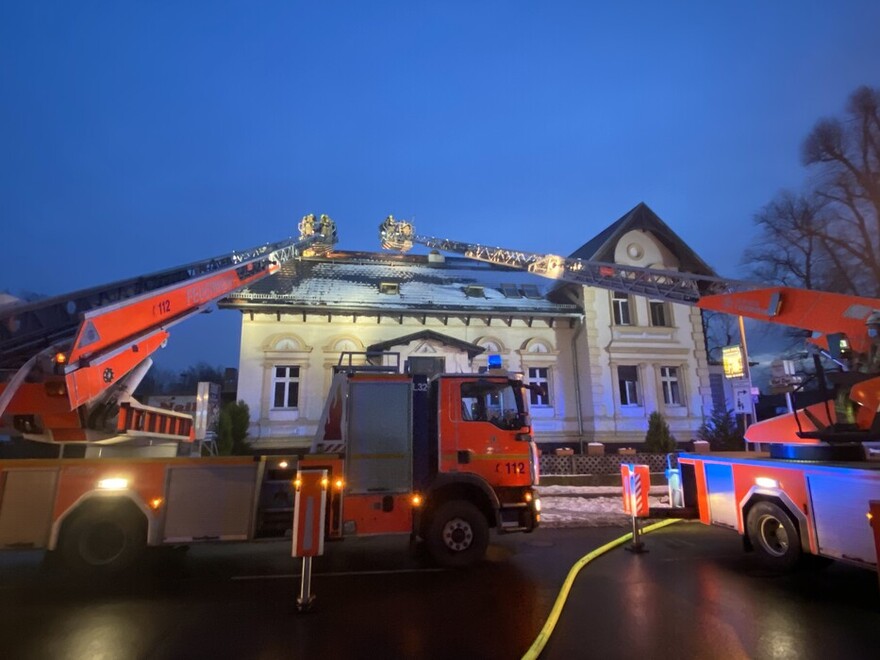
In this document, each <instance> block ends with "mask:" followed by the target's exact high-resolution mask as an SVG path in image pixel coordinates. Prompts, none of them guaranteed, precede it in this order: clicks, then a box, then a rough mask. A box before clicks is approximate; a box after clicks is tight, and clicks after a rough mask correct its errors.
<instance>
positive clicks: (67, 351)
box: [0, 216, 540, 576]
mask: <svg viewBox="0 0 880 660" xmlns="http://www.w3.org/2000/svg"><path fill="white" fill-rule="evenodd" d="M299 228H300V237H299V239H297V240H292V239H289V240H287V241H283V242H280V243H275V244H271V245H267V246H261V247H259V248H255V249H252V250H247V251H244V252H237V253H233V254H231V255H224V256H221V257H217V258H214V259H209V260H205V261H202V262H198V263H195V264H189V265H187V266H183V267H181V268H177V269H172V270H168V271H163V272H160V273H155V274H152V275H148V276H144V277H141V278H136V279H133V280H127V281H124V282H117V283H114V284H111V285H108V286H105V287H99V288H96V289H90V290H88V291H81V292H77V293H73V294H70V295H67V296H60V297H58V298H52V299H48V300H43V301H38V302H36V303H30V304H24V305H13V306H11V307H4V308H0V355H2V358H0V367H2V369H3V370H4V372H5V373H6V374H11V375H10V377H9V378H7V379H6V380H5V381H4V382H2V383H0V420H2V425H3V427H5V428H8V429H10V430H11V431H12V432H14V433H18V434H20V435H22V436H24V437H25V438H27V439H30V440H36V441H41V442H47V443H53V444H55V445H57V446H58V447H59V458H56V459H23V460H9V461H3V462H0V548H45V549H47V550H48V551H50V552H52V553H55V554H57V555H60V557H61V559H62V560H63V561H64V563H65V564H67V565H68V566H69V567H71V568H73V569H75V570H76V571H78V572H80V573H83V574H86V575H94V576H98V575H107V574H115V573H118V572H120V571H123V570H125V569H126V568H129V567H131V566H132V565H134V564H136V562H137V561H138V559H139V558H140V556H141V555H142V553H143V552H144V551H145V550H146V548H148V547H150V546H161V545H181V544H189V543H193V542H199V541H247V540H253V539H272V538H276V539H283V538H288V537H289V536H290V530H291V523H292V514H293V492H294V489H295V483H294V482H295V476H296V473H297V470H298V469H300V468H304V467H315V466H318V467H324V468H326V469H327V470H328V473H329V475H330V478H331V479H332V486H331V493H330V498H329V502H328V512H327V513H328V515H327V516H326V521H327V529H326V534H327V536H328V538H329V539H341V538H343V537H344V536H351V535H355V534H358V535H366V534H388V533H404V534H409V535H410V538H411V540H412V541H413V542H414V544H421V543H423V544H424V546H425V547H426V549H427V551H428V552H429V553H430V555H431V556H432V557H433V558H434V559H435V560H436V561H437V562H438V563H440V564H442V565H446V566H455V567H462V566H467V565H469V564H472V563H473V562H475V561H477V560H479V559H480V558H481V557H482V556H483V555H484V553H485V551H486V547H487V544H488V538H489V530H490V529H492V528H494V529H496V530H497V531H498V532H502V533H507V532H529V531H532V530H533V529H535V527H536V526H537V525H538V521H539V518H540V514H539V510H540V502H539V500H538V498H537V497H536V496H535V492H534V490H533V486H534V484H536V483H537V479H538V461H537V452H536V449H535V444H534V442H533V440H532V436H531V428H530V425H529V424H530V422H529V417H528V414H527V410H526V407H525V406H526V404H525V401H526V399H525V397H524V396H523V390H524V385H523V383H522V380H521V379H519V378H517V377H516V376H515V375H511V374H507V373H504V372H501V371H497V370H491V371H488V372H486V373H482V374H472V375H462V374H445V375H440V376H437V377H435V378H434V379H432V380H430V381H427V380H424V379H422V378H419V377H417V376H408V375H405V374H401V373H399V372H400V368H399V367H400V365H399V359H397V360H396V361H395V360H394V358H393V356H391V355H388V356H384V355H376V354H367V355H359V356H358V355H352V354H347V355H344V356H343V357H341V358H340V363H339V364H338V365H337V367H336V371H335V375H334V378H333V381H332V387H331V390H330V394H329V396H328V399H327V404H326V407H325V411H324V414H323V418H322V420H321V423H320V425H319V430H318V434H317V436H316V438H315V442H314V443H313V447H312V451H311V453H309V454H308V455H307V456H305V457H302V456H271V457H265V456H264V457H202V456H198V455H196V456H193V455H192V454H193V453H194V452H193V447H194V443H193V442H192V441H193V436H194V432H193V422H192V418H191V417H190V416H188V415H184V414H180V413H175V412H172V411H169V410H165V409H161V408H151V407H148V406H144V405H141V404H140V403H138V402H137V401H136V400H135V399H134V398H133V396H132V393H133V392H134V390H135V388H136V387H137V383H138V382H139V381H140V379H142V378H143V376H144V375H145V373H146V371H147V369H148V368H149V366H150V359H149V356H150V355H151V354H152V353H153V352H155V351H156V350H157V349H158V348H159V347H160V346H162V345H163V343H164V342H165V341H166V340H167V338H168V334H169V333H168V328H169V327H171V326H172V325H174V324H175V323H178V322H180V321H182V320H184V319H185V318H188V317H189V316H191V315H193V314H195V313H198V312H200V311H202V310H204V309H205V308H206V307H207V306H208V305H210V304H211V303H212V302H213V301H216V300H218V299H219V298H222V297H223V296H225V295H226V294H228V293H230V292H232V291H234V290H236V289H238V288H241V287H243V286H246V285H248V284H250V283H252V282H254V281H256V280H257V279H259V278H262V277H267V276H269V275H271V274H272V273H274V272H276V271H277V270H278V269H279V268H280V267H281V264H282V263H284V262H285V261H287V260H289V259H293V258H297V257H300V256H310V255H311V254H316V253H320V252H325V251H327V250H329V249H331V247H332V245H333V244H334V243H335V241H336V229H335V225H334V224H333V223H332V221H331V220H330V219H329V218H327V217H326V216H322V217H321V218H320V219H315V217H314V216H306V217H305V218H303V221H302V222H301V223H300V227H299ZM0 429H2V427H0ZM74 451H78V452H79V453H80V454H81V455H82V456H83V457H82V458H79V457H78V458H71V457H69V454H71V453H73V452H74ZM65 453H66V454H67V455H68V457H65Z"/></svg>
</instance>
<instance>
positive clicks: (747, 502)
mask: <svg viewBox="0 0 880 660" xmlns="http://www.w3.org/2000/svg"><path fill="white" fill-rule="evenodd" d="M758 502H772V503H773V504H775V505H776V506H778V507H779V508H780V509H782V511H784V512H785V514H786V515H788V517H789V519H791V522H792V523H793V524H794V526H795V529H796V530H797V533H798V538H799V540H800V546H801V551H802V552H805V553H808V554H813V551H812V550H811V549H810V534H809V521H808V520H807V516H806V515H805V514H804V512H803V511H801V510H800V508H799V507H798V506H797V505H796V504H795V503H794V501H793V500H792V499H791V498H790V497H789V496H788V494H787V493H786V492H785V491H783V490H780V489H778V488H761V487H758V486H755V487H753V488H751V489H750V490H749V492H748V493H746V495H745V497H743V498H742V501H741V502H740V511H741V515H742V529H743V543H745V544H746V547H748V549H751V542H750V541H749V538H748V536H749V535H748V531H747V521H748V518H749V511H751V510H752V507H754V506H755V504H757V503H758Z"/></svg>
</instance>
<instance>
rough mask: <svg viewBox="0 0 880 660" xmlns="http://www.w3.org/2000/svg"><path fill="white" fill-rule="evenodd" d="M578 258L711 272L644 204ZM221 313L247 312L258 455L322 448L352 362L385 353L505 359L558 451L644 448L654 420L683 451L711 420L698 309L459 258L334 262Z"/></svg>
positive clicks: (437, 362)
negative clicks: (334, 396)
mask: <svg viewBox="0 0 880 660" xmlns="http://www.w3.org/2000/svg"><path fill="white" fill-rule="evenodd" d="M572 256H574V257H578V258H582V259H589V260H595V261H605V262H610V261H613V262H615V263H619V264H626V265H632V266H643V267H653V268H663V269H667V270H668V269H672V270H679V269H680V270H683V271H685V270H686V271H689V272H697V273H700V274H707V275H711V274H713V273H712V271H711V269H709V268H708V266H706V265H705V263H703V262H702V260H700V259H699V257H697V256H696V255H695V254H694V253H693V251H691V250H690V248H688V247H687V245H685V244H684V243H683V242H682V241H681V239H679V238H678V237H677V236H676V235H675V234H674V232H672V230H671V229H670V228H669V227H668V226H666V224H665V223H663V222H662V221H661V220H660V219H659V218H658V217H657V216H656V215H655V214H654V213H653V212H652V211H651V210H650V209H649V208H648V207H647V206H645V205H644V204H640V205H639V206H637V207H635V208H634V209H633V210H632V211H630V212H629V213H628V214H626V215H624V216H623V217H622V218H620V219H619V220H618V221H617V222H615V223H613V224H612V225H610V226H609V227H608V228H606V229H605V230H604V231H603V232H601V233H600V234H599V235H597V236H596V237H595V238H593V239H592V240H591V241H589V242H587V243H586V244H584V245H583V246H581V247H580V248H579V249H578V250H576V251H575V252H574V253H573V254H572ZM221 306H222V307H224V308H231V309H236V310H239V311H240V312H241V314H242V330H241V358H240V363H239V381H238V397H239V399H242V400H244V401H245V402H246V403H247V404H248V405H249V407H250V410H251V429H250V441H251V443H252V445H253V446H254V447H256V448H264V449H271V448H281V447H284V448H299V447H307V446H308V445H309V444H310V442H311V437H312V435H313V434H314V432H315V430H316V428H317V424H318V420H319V419H320V416H321V412H322V410H323V405H324V398H325V396H326V393H327V391H328V389H329V385H330V379H331V376H332V371H333V367H334V366H335V365H336V364H338V362H339V359H340V355H341V354H343V353H346V352H354V353H355V355H353V356H352V357H350V358H347V359H353V360H355V361H357V360H363V359H365V358H364V356H363V354H364V353H368V352H369V353H375V352H378V351H384V352H387V353H389V355H388V356H386V357H385V358H384V359H385V360H386V361H391V362H392V363H393V364H398V365H399V368H400V369H401V370H405V371H408V372H413V373H426V374H434V373H441V372H456V373H462V372H474V371H477V370H478V369H479V368H480V367H484V366H486V365H487V361H488V357H489V356H490V355H497V356H499V357H500V359H501V362H502V365H503V366H504V367H505V368H506V369H508V370H510V371H515V372H520V373H522V374H523V378H524V380H526V381H527V382H528V383H530V384H531V385H533V387H532V388H530V390H529V397H530V412H531V415H532V419H533V427H534V433H535V437H536V440H537V441H538V442H539V443H543V444H546V445H547V446H560V445H566V446H571V447H577V446H582V445H583V444H584V443H587V442H603V443H606V444H619V445H635V444H639V443H641V442H643V441H644V437H645V431H646V429H647V419H648V416H649V415H650V414H651V412H653V411H655V410H659V411H660V412H662V413H663V414H664V416H665V417H666V418H667V420H668V422H669V425H670V428H671V430H672V433H673V434H674V435H675V436H676V438H677V439H678V440H680V441H686V440H690V439H691V438H692V437H693V436H694V434H695V432H696V430H697V429H698V428H699V426H700V425H701V424H702V423H703V421H704V418H705V417H706V416H708V415H709V412H710V411H711V408H712V392H711V388H710V380H709V365H708V361H707V355H706V349H705V341H704V335H703V325H702V319H701V316H700V313H699V310H698V309H696V308H693V307H689V306H685V305H681V304H673V303H669V302H665V301H662V300H649V299H646V298H644V297H641V296H632V295H629V296H628V295H624V294H620V293H613V292H610V291H606V290H602V289H597V288H592V287H585V286H581V285H575V284H567V283H556V282H554V281H552V280H548V279H545V278H540V277H538V276H535V275H532V274H530V273H527V272H523V271H518V270H514V269H509V268H503V267H498V266H493V265H490V264H485V263H481V262H476V261H472V260H469V259H465V258H461V257H443V256H442V255H439V254H436V253H432V254H429V255H422V256H420V255H406V256H402V255H389V254H380V253H363V252H333V253H330V254H328V255H325V256H321V257H313V258H308V259H303V260H299V261H295V262H292V263H289V264H287V265H285V266H284V267H283V268H282V270H281V272H280V273H278V274H276V275H274V276H272V277H270V278H267V279H266V280H263V281H261V282H259V283H257V284H255V285H254V286H252V287H250V288H249V289H246V290H243V291H240V292H238V293H236V294H234V295H232V296H230V297H229V298H228V299H226V300H225V301H224V302H223V303H222V304H221ZM358 354H359V355H358ZM377 412H378V411H377ZM378 414H381V413H380V412H378Z"/></svg>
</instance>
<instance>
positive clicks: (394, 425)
mask: <svg viewBox="0 0 880 660" xmlns="http://www.w3.org/2000/svg"><path fill="white" fill-rule="evenodd" d="M358 355H359V354H355V353H344V354H343V355H342V356H341V357H340V363H339V365H337V367H336V373H335V374H334V377H333V380H332V383H331V386H330V392H329V394H328V397H327V401H326V403H325V406H324V412H323V414H322V417H321V421H320V423H319V425H318V432H317V434H316V435H315V438H314V441H313V445H312V452H311V454H309V455H308V456H305V457H304V458H303V459H302V460H301V461H300V463H299V465H300V467H301V468H303V469H305V468H316V469H320V468H324V469H326V470H328V472H329V475H330V480H331V482H332V483H333V487H334V490H333V492H332V495H331V498H330V501H329V505H328V508H329V512H328V517H327V520H328V523H327V530H326V534H327V538H328V539H330V540H333V539H339V538H342V537H343V536H349V535H352V534H393V533H407V534H410V538H411V539H412V541H413V542H414V544H415V545H418V544H420V543H424V546H425V549H426V550H427V551H428V553H429V554H430V556H431V557H432V558H433V560H434V561H435V562H436V563H438V564H439V565H441V566H449V567H463V566H467V565H470V564H472V563H474V562H475V561H478V560H479V559H481V558H482V557H483V555H484V554H485V551H486V548H487V545H488V541H489V529H490V528H494V529H496V531H498V532H499V533H510V532H531V531H533V530H534V529H535V528H536V527H537V525H538V522H539V520H540V500H539V499H538V497H537V496H536V494H535V491H534V489H533V486H534V485H536V484H537V482H538V457H537V450H536V446H535V443H534V441H533V439H532V435H531V428H530V420H529V416H528V414H527V411H526V403H525V402H526V400H527V398H526V397H524V396H523V391H524V390H525V386H524V385H523V382H522V379H521V378H519V377H517V376H516V375H512V374H508V373H507V372H505V371H503V370H500V369H489V370H487V371H486V372H485V373H479V374H441V375H438V376H435V377H433V378H432V379H430V380H427V379H426V378H425V377H424V376H417V375H407V374H401V373H399V372H400V368H399V355H398V354H393V353H392V354H364V355H361V357H364V358H367V359H369V361H370V362H369V363H367V362H364V361H363V360H361V361H360V362H361V364H360V365H358V364H357V362H358V360H357V357H358ZM379 410H381V411H382V412H381V414H377V411H379Z"/></svg>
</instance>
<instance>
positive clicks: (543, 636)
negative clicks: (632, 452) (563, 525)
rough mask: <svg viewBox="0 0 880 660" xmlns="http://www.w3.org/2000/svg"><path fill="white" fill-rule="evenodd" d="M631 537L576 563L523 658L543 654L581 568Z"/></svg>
mask: <svg viewBox="0 0 880 660" xmlns="http://www.w3.org/2000/svg"><path fill="white" fill-rule="evenodd" d="M678 520H679V519H678V518H672V519H670V520H664V521H662V522H658V523H654V524H653V525H648V526H647V527H645V528H644V529H643V530H642V534H647V533H649V532H653V531H655V530H658V529H662V528H663V527H666V526H668V525H671V524H672V523H677V522H678ZM631 538H632V532H630V533H629V534H624V535H623V536H621V537H620V538H619V539H615V540H613V541H611V542H610V543H606V544H605V545H603V546H602V547H601V548H596V549H595V550H593V551H592V552H590V553H588V554H586V555H584V556H583V557H581V558H580V559H578V560H577V561H576V562H575V563H574V566H572V567H571V570H570V571H569V572H568V576H567V577H566V578H565V582H563V583H562V588H561V589H560V590H559V595H558V596H557V597H556V602H555V603H553V609H551V610H550V616H548V617H547V621H545V622H544V627H543V628H541V632H539V633H538V636H537V637H536V638H535V641H534V642H532V645H531V646H530V647H529V650H528V651H526V652H525V654H524V655H523V657H522V660H537V658H538V656H539V655H541V651H543V650H544V646H546V645H547V640H549V639H550V635H552V634H553V629H554V628H556V623H557V622H558V621H559V615H560V614H562V608H563V607H564V606H565V601H566V600H567V599H568V592H569V591H571V585H572V584H574V579H575V577H577V574H578V573H579V572H580V570H581V569H582V568H583V567H584V566H586V565H587V564H589V563H590V562H591V561H593V560H594V559H596V558H597V557H601V556H602V555H604V554H605V553H606V552H608V551H609V550H613V549H614V548H616V547H618V546H621V545H623V544H624V543H626V542H627V541H629V540H630V539H631Z"/></svg>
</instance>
